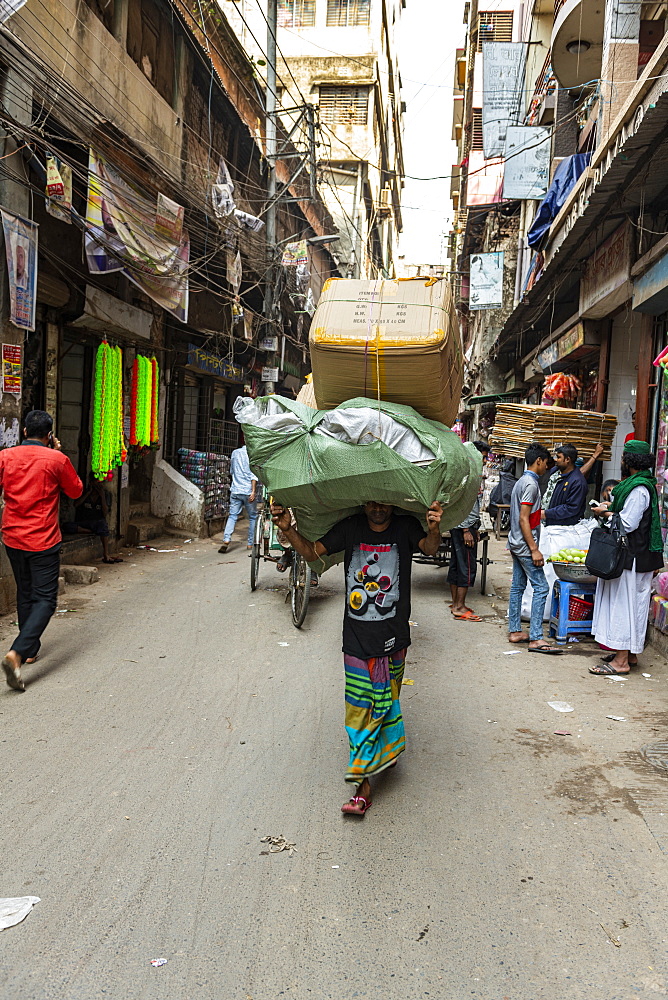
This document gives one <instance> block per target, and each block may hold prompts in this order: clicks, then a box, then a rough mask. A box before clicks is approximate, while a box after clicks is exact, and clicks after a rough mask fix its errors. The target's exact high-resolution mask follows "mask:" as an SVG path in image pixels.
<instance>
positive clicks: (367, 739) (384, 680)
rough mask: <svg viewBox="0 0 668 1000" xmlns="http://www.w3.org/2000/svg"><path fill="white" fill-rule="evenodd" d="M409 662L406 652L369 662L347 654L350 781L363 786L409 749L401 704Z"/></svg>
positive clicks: (347, 728) (348, 779) (344, 656)
mask: <svg viewBox="0 0 668 1000" xmlns="http://www.w3.org/2000/svg"><path fill="white" fill-rule="evenodd" d="M405 662H406V650H405V649H401V650H398V651H397V652H395V653H391V654H390V656H372V657H371V658H370V659H368V660H359V659H357V657H356V656H349V655H348V653H344V654H343V663H344V666H345V671H346V731H347V733H348V740H349V743H350V763H349V765H348V773H347V774H346V781H352V782H354V783H355V784H357V785H359V784H360V783H361V782H362V781H364V779H365V778H368V777H369V776H370V775H372V774H378V772H379V771H383V770H385V768H386V767H389V766H390V764H392V763H393V762H394V761H395V760H396V759H397V757H398V756H399V754H400V753H403V751H404V750H405V749H406V737H405V734H404V720H403V716H402V714H401V705H400V704H399V693H400V691H401V682H402V680H403V677H404V664H405Z"/></svg>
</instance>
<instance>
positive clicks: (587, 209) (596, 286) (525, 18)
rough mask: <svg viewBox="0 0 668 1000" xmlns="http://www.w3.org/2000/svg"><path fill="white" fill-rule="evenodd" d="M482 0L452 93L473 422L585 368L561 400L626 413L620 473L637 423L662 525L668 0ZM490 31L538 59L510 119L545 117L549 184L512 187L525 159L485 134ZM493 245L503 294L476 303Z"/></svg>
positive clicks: (615, 467) (616, 452) (528, 64)
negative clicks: (650, 457)
mask: <svg viewBox="0 0 668 1000" xmlns="http://www.w3.org/2000/svg"><path fill="white" fill-rule="evenodd" d="M484 4H485V0H479V2H477V0H472V2H471V4H470V5H468V6H467V13H468V39H467V46H466V51H465V52H462V53H460V54H459V58H460V60H465V64H464V66H463V67H462V65H461V63H458V72H459V75H458V78H457V85H458V86H459V87H460V88H461V89H460V91H459V92H458V93H457V94H456V97H455V100H456V105H457V108H458V109H461V110H458V112H456V114H457V113H458V120H457V119H456V123H455V130H456V132H457V134H458V138H459V141H460V161H459V164H458V168H457V169H459V172H460V178H459V179H458V181H457V182H453V192H454V198H455V201H456V207H457V211H458V215H457V223H456V226H455V232H454V234H453V238H452V242H453V248H454V252H455V254H456V272H457V273H456V275H455V278H456V281H457V286H458V294H459V309H460V314H461V318H462V327H463V330H464V333H465V338H466V348H467V351H466V356H467V361H468V373H467V390H468V391H467V395H466V397H465V398H464V400H463V402H462V417H463V418H464V420H465V421H468V422H469V423H470V424H471V425H472V426H471V427H470V430H472V431H473V432H476V431H477V430H478V429H479V428H481V427H484V426H487V427H489V426H493V423H494V419H495V411H494V404H495V402H497V401H499V400H502V399H507V400H508V399H514V400H516V401H528V402H534V403H541V402H542V403H543V404H545V405H551V404H552V403H553V399H552V398H551V397H550V395H549V390H550V388H551V384H550V382H549V381H548V382H546V379H548V380H549V376H550V375H554V374H556V373H559V372H564V373H566V374H570V375H573V376H574V377H575V380H576V381H574V382H573V383H572V387H573V388H572V392H571V393H570V398H559V399H557V403H558V405H566V406H571V407H576V408H578V407H579V408H582V409H590V410H597V411H607V412H611V413H613V414H614V415H615V416H616V417H617V420H618V424H617V432H616V437H615V440H614V444H613V453H612V460H611V461H610V462H605V463H602V467H600V468H599V469H598V480H599V481H600V479H601V478H602V477H608V476H613V477H616V478H618V476H619V460H620V456H621V453H622V451H623V445H624V441H625V439H626V438H628V437H629V435H634V434H635V436H636V437H638V438H641V439H645V440H648V441H649V442H650V444H651V445H652V448H653V450H655V451H656V455H657V477H658V480H659V483H660V484H661V485H660V494H661V509H662V519H663V526H664V534H665V533H666V529H668V496H667V495H666V490H667V489H668V487H666V485H665V484H666V475H668V378H667V377H666V375H665V371H664V368H663V366H662V364H661V360H660V358H661V354H662V352H663V351H664V349H665V348H666V347H667V346H668V235H666V233H667V231H668V224H667V223H668V194H667V193H666V191H667V189H666V184H665V166H666V162H667V160H668V33H667V32H666V27H667V23H668V21H667V19H668V8H667V5H666V4H665V3H644V2H639V0H601V2H599V3H594V2H589V0H555V2H553V0H549V2H548V0H535V2H533V3H531V4H523V5H520V4H512V3H508V4H505V5H504V7H505V10H503V11H500V10H496V9H495V10H485V9H484ZM489 6H490V7H492V6H493V5H492V4H491V3H490V4H489ZM520 15H522V17H521V18H520ZM501 31H504V32H505V38H503V39H502V38H500V37H498V36H500V33H501ZM490 37H492V38H494V39H496V40H497V41H512V42H517V43H521V48H522V60H523V65H524V67H525V69H524V78H523V84H522V87H521V100H520V102H519V107H518V108H517V109H515V110H514V112H513V124H517V125H521V126H526V127H528V126H531V127H533V128H539V127H541V126H544V127H546V128H547V129H548V132H547V133H545V134H544V136H547V138H546V139H545V141H544V149H545V151H546V154H547V155H546V157H545V162H546V165H547V166H548V168H549V169H548V171H547V176H546V178H545V187H546V188H547V190H542V191H536V192H534V196H533V197H527V196H526V194H524V195H523V196H522V195H521V193H520V196H517V194H515V196H514V197H509V196H508V189H507V180H508V177H509V173H510V175H511V176H512V175H513V173H515V174H516V173H517V171H516V170H514V168H513V166H512V163H511V160H512V157H513V156H514V153H513V152H512V151H509V149H508V148H506V150H505V153H504V155H502V156H500V157H498V156H497V157H496V158H492V157H490V156H488V157H485V155H484V153H485V151H484V149H482V148H481V145H482V144H481V139H482V137H481V125H482V122H483V119H484V116H485V112H487V113H488V114H489V111H490V108H491V109H492V110H493V108H494V101H495V94H494V93H493V92H492V93H491V94H490V93H489V92H488V91H485V90H482V89H481V87H480V83H481V79H482V77H481V76H480V72H479V66H480V62H481V61H482V63H483V67H482V68H483V69H484V60H485V58H486V54H485V46H484V39H487V38H490ZM479 50H482V51H479ZM492 54H493V53H492ZM490 99H491V103H490ZM544 136H543V138H544ZM488 152H489V150H488ZM511 189H512V185H511ZM512 190H515V189H512ZM496 251H503V253H504V258H503V268H502V272H503V277H502V286H503V287H502V296H501V298H500V300H499V301H498V302H496V303H495V304H494V305H493V307H486V308H477V305H479V303H476V302H475V299H474V291H473V289H474V286H475V287H478V276H477V275H474V274H473V273H472V272H473V269H474V267H475V268H476V269H478V270H479V269H480V267H481V266H482V265H481V262H480V256H481V255H483V254H487V253H490V252H496ZM483 264H484V262H483ZM476 294H477V293H476ZM667 356H668V355H667ZM654 359H657V363H656V364H654V363H653V361H654ZM578 386H579V388H578ZM546 387H547V389H548V391H547V392H546Z"/></svg>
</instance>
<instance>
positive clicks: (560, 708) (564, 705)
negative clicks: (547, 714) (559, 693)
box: [548, 701, 575, 712]
mask: <svg viewBox="0 0 668 1000" xmlns="http://www.w3.org/2000/svg"><path fill="white" fill-rule="evenodd" d="M548 705H549V706H550V708H553V709H554V710H555V712H574V711H575V709H574V708H573V706H572V705H569V704H568V702H567V701H548Z"/></svg>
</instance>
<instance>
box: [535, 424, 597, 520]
mask: <svg viewBox="0 0 668 1000" xmlns="http://www.w3.org/2000/svg"><path fill="white" fill-rule="evenodd" d="M577 460H578V452H577V448H575V447H574V446H573V445H572V444H562V445H559V447H558V448H556V449H555V452H554V461H555V463H556V466H557V469H558V475H557V476H556V483H555V486H554V490H553V491H552V496H551V497H550V501H549V505H548V507H547V510H543V512H542V514H541V520H542V521H543V522H544V523H545V524H549V525H552V524H577V523H578V521H580V520H581V519H582V517H583V516H584V512H585V507H586V504H587V490H588V486H587V480H586V479H585V477H584V476H583V475H582V473H581V472H580V470H579V469H576V467H575V463H576V462H577Z"/></svg>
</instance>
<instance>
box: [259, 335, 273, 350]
mask: <svg viewBox="0 0 668 1000" xmlns="http://www.w3.org/2000/svg"><path fill="white" fill-rule="evenodd" d="M258 347H259V348H260V350H261V351H277V350H278V337H261V338H260V343H259V344H258Z"/></svg>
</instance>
